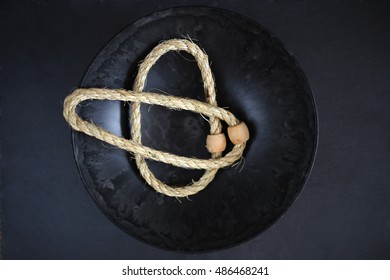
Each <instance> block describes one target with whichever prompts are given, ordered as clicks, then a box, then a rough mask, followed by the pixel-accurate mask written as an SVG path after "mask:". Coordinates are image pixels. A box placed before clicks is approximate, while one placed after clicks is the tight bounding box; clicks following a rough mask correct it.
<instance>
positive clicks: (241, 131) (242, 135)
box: [228, 122, 249, 145]
mask: <svg viewBox="0 0 390 280" xmlns="http://www.w3.org/2000/svg"><path fill="white" fill-rule="evenodd" d="M228 135H229V139H230V141H231V142H232V143H233V144H234V145H236V144H241V143H244V142H246V141H248V140H249V130H248V127H247V126H246V124H245V123H244V122H240V123H239V124H238V125H235V126H229V127H228Z"/></svg>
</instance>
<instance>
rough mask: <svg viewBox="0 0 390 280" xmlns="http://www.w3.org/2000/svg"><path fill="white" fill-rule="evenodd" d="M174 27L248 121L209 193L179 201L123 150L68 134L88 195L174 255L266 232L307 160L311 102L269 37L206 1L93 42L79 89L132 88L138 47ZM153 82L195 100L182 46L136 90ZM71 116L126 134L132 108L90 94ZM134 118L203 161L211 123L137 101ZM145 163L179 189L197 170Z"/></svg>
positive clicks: (176, 149) (164, 143)
mask: <svg viewBox="0 0 390 280" xmlns="http://www.w3.org/2000/svg"><path fill="white" fill-rule="evenodd" d="M183 34H184V35H186V36H189V37H190V38H192V39H193V40H195V41H196V42H197V44H199V46H200V47H201V48H203V49H204V50H206V52H207V54H208V56H209V57H210V59H211V61H212V70H213V73H214V76H215V79H216V82H217V91H218V92H219V94H218V95H217V100H218V103H219V106H221V107H228V108H229V110H231V111H232V112H233V113H234V114H235V115H236V116H237V117H238V118H239V119H241V120H244V121H245V122H246V123H247V124H248V127H249V129H250V132H251V140H250V142H249V144H248V146H247V149H246V152H245V154H244V156H245V161H244V162H243V163H242V165H241V166H240V165H239V166H237V167H236V168H226V169H223V170H220V172H219V174H218V175H217V176H216V178H215V179H214V181H213V182H212V183H211V184H210V185H209V186H208V188H207V189H206V190H204V191H202V192H200V193H198V194H197V195H194V196H191V197H190V198H189V199H180V200H179V199H175V198H171V197H166V196H164V195H160V194H157V193H156V192H155V191H154V190H153V189H151V188H150V187H146V186H145V181H144V180H143V179H142V178H139V177H140V176H139V172H138V170H137V168H136V166H135V163H134V161H133V160H130V157H129V155H128V153H127V152H125V151H122V150H120V149H116V148H115V147H112V146H110V145H107V144H102V142H101V141H98V140H96V139H94V138H92V137H89V136H87V135H85V134H83V133H76V134H75V141H74V143H75V144H74V146H75V155H76V160H77V163H78V166H79V169H80V172H81V174H82V176H83V179H84V181H85V183H86V186H87V188H88V190H89V191H90V193H91V194H92V197H94V199H95V200H96V202H97V204H98V205H99V207H100V208H101V209H102V210H103V212H104V213H105V214H106V215H107V216H108V217H109V218H111V219H112V220H113V221H115V223H117V224H118V225H120V226H121V227H122V228H123V229H125V231H126V232H128V233H130V234H132V235H134V236H136V237H137V238H139V239H141V240H143V241H145V242H147V243H150V244H153V245H155V246H159V247H162V248H166V249H170V250H174V251H189V252H194V251H212V250H216V249H221V248H225V247H231V246H233V245H236V244H237V243H239V242H242V241H245V240H247V239H248V238H250V237H253V236H254V235H256V234H258V233H259V232H261V231H263V230H264V229H265V228H267V227H269V226H270V225H271V223H273V222H274V221H275V220H276V219H277V218H278V217H279V216H280V215H281V214H282V213H283V212H284V211H285V210H286V209H287V207H289V206H290V204H291V203H292V202H293V200H294V199H295V197H296V196H297V195H298V193H299V191H300V190H301V188H302V185H303V183H304V180H305V178H306V177H307V174H308V171H309V169H310V166H311V163H312V160H313V156H314V151H315V147H316V132H317V130H316V128H317V126H316V116H315V108H314V103H313V100H312V96H311V92H310V89H309V86H308V85H307V83H306V81H305V78H304V76H303V73H302V71H301V70H300V69H299V67H298V66H297V65H296V63H295V62H294V60H293V59H292V58H291V57H290V56H289V54H288V53H287V52H286V51H285V50H284V49H283V47H282V46H281V45H280V43H279V42H277V41H276V39H275V38H273V36H272V35H271V34H269V33H268V32H266V31H265V30H264V29H263V28H261V27H260V26H258V25H256V24H254V23H252V22H250V21H248V20H246V19H244V18H242V17H240V16H239V15H236V14H233V13H231V12H227V11H223V10H217V9H210V8H178V9H169V10H165V11H163V12H158V13H156V14H153V15H151V16H148V17H145V18H143V19H141V20H139V21H137V22H136V23H134V24H133V25H131V26H130V27H129V28H127V29H126V30H124V31H123V32H121V33H120V34H119V35H118V36H116V37H115V39H113V41H111V42H110V44H109V45H108V46H107V47H105V48H104V49H103V50H102V52H101V53H100V54H99V55H98V56H97V58H96V59H95V61H94V62H93V64H92V66H91V68H90V70H89V72H88V73H87V75H86V78H85V80H84V82H83V84H82V86H83V87H109V88H126V87H128V86H129V85H132V84H133V77H134V75H135V71H136V67H137V64H138V61H140V60H141V59H143V58H144V57H145V53H148V52H149V51H150V50H151V49H152V48H153V47H154V46H156V44H158V42H161V41H162V40H163V39H167V38H180V37H182V36H183ZM230 36H232V37H234V38H235V40H234V41H233V40H231V39H230ZM153 89H158V90H159V91H161V92H166V93H170V94H173V95H179V96H180V95H181V96H185V97H191V98H195V99H200V100H204V97H203V95H204V93H203V84H202V79H201V76H200V72H199V69H198V68H197V65H196V63H195V61H194V59H193V58H191V57H190V56H188V55H187V56H186V57H184V55H183V54H182V53H168V54H166V55H165V56H163V57H162V58H161V59H160V60H159V61H158V62H157V63H156V65H154V67H153V68H152V69H151V71H150V73H149V75H148V79H147V86H146V89H145V90H148V91H153ZM80 114H81V115H82V117H83V118H84V119H85V120H91V121H93V122H94V123H95V124H97V125H100V126H102V127H104V128H106V129H107V130H109V131H112V132H113V133H115V134H119V135H121V136H122V137H125V138H128V137H129V130H130V128H129V123H128V116H129V108H128V106H125V105H124V104H122V103H120V102H102V101H98V102H90V101H88V102H86V104H85V105H84V106H83V108H81V109H80ZM142 125H143V129H142V134H143V136H144V137H143V142H144V144H145V145H147V146H150V147H153V148H156V149H159V150H163V151H168V152H172V153H175V154H179V155H186V156H190V157H191V156H194V157H198V158H207V157H209V155H208V153H207V150H206V148H205V144H204V141H205V139H206V136H207V134H208V127H207V126H208V125H207V122H206V121H205V120H204V119H202V116H200V115H196V114H194V113H191V112H185V111H171V110H167V109H165V108H161V107H150V106H144V107H143V108H142ZM150 166H151V168H152V170H153V171H154V173H155V174H156V176H157V177H158V178H160V179H161V180H163V181H164V182H166V183H167V184H169V185H186V184H189V183H190V182H191V180H192V179H197V178H199V177H200V175H201V174H202V171H196V172H194V171H186V170H183V169H181V168H175V167H169V166H167V165H165V164H161V163H154V162H151V163H150Z"/></svg>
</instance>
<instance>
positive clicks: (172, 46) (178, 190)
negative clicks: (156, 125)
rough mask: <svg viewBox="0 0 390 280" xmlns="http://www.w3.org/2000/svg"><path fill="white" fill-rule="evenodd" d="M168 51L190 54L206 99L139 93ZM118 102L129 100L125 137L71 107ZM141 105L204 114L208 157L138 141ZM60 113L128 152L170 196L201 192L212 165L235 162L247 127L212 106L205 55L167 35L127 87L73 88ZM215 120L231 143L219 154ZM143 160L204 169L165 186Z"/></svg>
mask: <svg viewBox="0 0 390 280" xmlns="http://www.w3.org/2000/svg"><path fill="white" fill-rule="evenodd" d="M169 51H186V52H188V53H189V54H191V55H192V56H193V57H194V58H195V60H196V62H197V64H198V67H199V69H200V72H201V76H202V79H203V85H204V92H205V99H206V102H201V101H199V100H194V99H189V98H181V97H175V96H169V95H161V94H156V93H151V92H143V90H144V88H145V85H146V80H147V75H148V73H149V71H150V69H151V68H152V66H153V65H154V64H155V63H156V62H157V60H158V59H159V58H160V57H161V56H163V55H164V54H166V53H167V52H169ZM93 99H95V100H120V101H125V102H131V103H132V105H131V116H130V121H131V124H132V125H131V139H125V138H123V137H119V136H117V135H114V134H112V133H111V132H109V131H107V130H105V129H104V128H102V127H99V126H96V125H95V124H93V123H91V122H89V121H86V120H83V119H82V118H81V117H80V116H79V115H78V114H77V106H78V105H79V104H80V103H81V102H83V101H85V100H93ZM141 103H145V104H150V105H159V106H164V107H167V108H170V109H181V110H187V111H192V112H195V113H200V114H203V115H205V116H207V117H209V123H210V134H209V136H208V138H207V141H206V143H207V148H208V150H209V151H210V152H211V158H210V159H196V158H189V157H183V156H177V155H173V154H170V153H167V152H163V151H159V150H155V149H153V148H150V147H146V146H144V145H142V142H141V138H142V137H141V110H140V106H141ZM63 114H64V117H65V119H66V121H67V122H68V123H69V124H70V126H71V127H72V128H73V129H74V130H76V131H81V132H83V133H85V134H87V135H89V136H92V137H95V138H97V139H99V140H102V141H104V142H107V143H109V144H111V145H114V146H117V147H119V148H121V149H124V150H126V151H128V152H130V153H132V154H134V157H135V162H136V165H137V167H138V169H139V171H140V174H141V176H142V177H143V178H144V179H145V181H146V182H147V183H148V184H149V185H150V186H151V187H153V188H154V189H155V190H156V191H157V192H159V193H163V194H165V195H167V196H172V197H187V196H190V195H193V194H196V193H198V192H199V191H201V190H203V189H204V188H205V187H207V185H208V184H209V183H210V182H211V181H212V180H213V179H214V177H215V175H216V173H217V172H218V169H220V168H223V167H227V166H230V165H232V164H233V163H235V162H236V161H237V160H239V159H240V158H241V157H242V154H243V152H244V149H245V146H246V141H247V140H248V139H249V131H248V128H247V127H246V125H245V124H244V123H243V122H240V121H239V120H238V119H237V118H236V117H235V116H234V115H233V114H232V113H231V112H229V111H227V110H225V109H223V108H220V107H218V105H217V101H216V91H215V82H214V78H213V74H212V72H211V69H210V65H209V60H208V57H207V55H206V54H205V53H204V52H203V51H202V50H201V49H200V48H199V47H198V46H197V45H196V44H195V43H193V42H192V41H189V40H186V39H171V40H168V41H164V42H162V43H160V44H159V45H157V46H156V47H155V48H154V49H153V50H152V51H151V52H150V53H149V54H148V55H147V56H146V58H145V59H144V60H143V61H142V63H141V64H140V65H139V70H138V74H137V76H136V77H135V81H134V86H133V90H124V89H102V88H79V89H76V90H75V91H73V92H72V93H71V94H70V95H69V96H67V97H66V99H65V101H64V112H63ZM221 120H223V121H225V122H226V123H227V124H228V125H229V128H228V135H229V139H230V140H231V141H232V142H233V143H234V147H233V149H232V150H231V151H230V152H229V153H227V154H226V155H225V156H222V151H223V150H224V147H225V146H226V140H225V136H224V134H223V133H222V124H221ZM146 159H150V160H154V161H160V162H163V163H166V164H171V165H174V166H177V167H181V168H186V169H204V170H205V173H204V174H203V175H202V177H201V178H200V179H199V180H198V181H193V182H191V183H190V184H189V185H187V186H169V185H167V184H165V183H164V182H162V181H160V180H159V179H158V178H156V177H155V176H154V174H153V172H152V171H151V170H150V169H149V166H148V164H147V161H146Z"/></svg>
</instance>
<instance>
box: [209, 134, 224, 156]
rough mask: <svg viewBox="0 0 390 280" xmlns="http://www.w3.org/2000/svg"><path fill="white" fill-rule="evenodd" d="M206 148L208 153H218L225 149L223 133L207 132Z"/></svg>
mask: <svg viewBox="0 0 390 280" xmlns="http://www.w3.org/2000/svg"><path fill="white" fill-rule="evenodd" d="M206 148H207V150H208V151H209V152H210V153H220V152H223V151H224V150H225V149H226V137H225V134H224V133H219V134H209V135H207V138H206Z"/></svg>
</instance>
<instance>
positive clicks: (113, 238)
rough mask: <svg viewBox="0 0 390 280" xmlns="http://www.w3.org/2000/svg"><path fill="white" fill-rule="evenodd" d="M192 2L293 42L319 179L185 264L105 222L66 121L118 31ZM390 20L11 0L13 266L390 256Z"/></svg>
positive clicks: (6, 83) (330, 12) (319, 4)
mask: <svg viewBox="0 0 390 280" xmlns="http://www.w3.org/2000/svg"><path fill="white" fill-rule="evenodd" d="M193 4H203V5H205V4H208V5H211V6H219V7H222V8H226V9H230V10H233V11H236V12H238V13H240V14H243V15H245V16H247V17H249V18H252V19H254V20H255V21H256V22H258V23H260V24H261V25H263V26H265V27H266V28H268V29H269V30H271V31H272V32H273V33H274V34H275V35H276V36H277V37H278V38H280V39H281V40H282V41H283V43H284V44H285V46H286V48H287V50H288V51H289V52H291V53H293V54H294V56H295V57H296V58H297V60H298V61H299V63H300V65H301V67H302V68H303V70H304V72H305V74H306V76H307V78H308V81H309V84H310V87H311V89H312V91H313V94H314V96H315V99H316V103H317V109H318V115H319V128H320V129H319V131H320V134H319V145H318V151H317V156H316V162H315V165H314V167H313V170H312V172H311V175H310V178H309V180H308V182H307V184H306V186H305V188H304V190H303V191H302V193H301V194H300V196H299V199H298V200H297V201H296V202H295V203H294V204H293V205H292V207H290V209H289V210H288V211H287V212H286V213H285V215H284V216H283V217H282V218H281V219H279V220H278V221H277V222H276V223H275V224H274V225H273V226H272V227H271V228H269V229H268V230H267V231H265V232H264V233H262V234H261V235H259V236H258V237H256V238H254V239H252V240H251V241H249V242H247V243H244V244H242V245H240V246H238V247H235V248H232V249H228V250H223V251H219V252H215V253H208V254H198V255H193V254H191V255H187V254H177V253H173V252H167V251H163V250H160V249H156V248H154V247H151V246H149V245H146V244H144V243H143V242H139V241H137V240H135V239H134V238H131V237H129V235H127V234H126V233H125V232H124V231H122V230H120V229H119V228H118V227H116V226H115V225H114V224H113V223H112V222H111V221H110V220H109V219H107V218H106V217H105V216H104V215H102V213H101V211H100V210H99V208H98V207H96V205H95V203H94V202H93V200H92V199H91V198H90V195H89V194H88V192H87V191H86V190H85V187H84V186H83V183H82V182H81V180H80V176H79V174H78V173H77V169H76V166H75V163H74V159H73V154H72V145H71V136H70V129H69V127H68V126H67V124H66V123H65V122H64V120H63V118H62V115H61V114H62V112H61V111H62V101H63V99H64V97H65V96H66V95H67V94H68V93H69V92H70V90H71V89H72V88H76V87H78V86H79V85H80V83H81V78H82V77H83V76H84V74H85V71H86V69H87V68H88V65H89V64H90V63H91V62H92V61H93V59H94V58H95V57H96V55H97V54H98V53H99V51H100V50H101V49H102V47H103V46H104V45H105V44H107V43H108V42H109V41H110V40H111V39H112V37H113V35H114V34H117V33H118V31H120V30H122V29H123V28H125V27H126V26H128V25H129V24H130V23H131V22H133V21H135V20H137V19H139V18H141V17H143V16H145V15H147V14H150V13H152V12H155V11H156V10H159V9H162V8H168V7H172V6H177V5H193ZM389 12H390V7H389V3H388V2H387V1H315V2H313V1H294V4H291V3H290V2H289V3H287V1H285V2H284V1H262V2H261V3H259V1H245V2H241V1H211V2H210V1H148V2H140V1H110V2H108V1H107V2H106V1H83V3H81V1H68V2H55V1H28V2H27V1H18V2H16V1H1V2H0V29H1V32H0V36H1V38H0V42H1V44H0V50H1V52H0V67H1V68H0V77H1V80H0V83H1V86H0V95H1V97H0V100H1V101H0V108H1V120H0V122H1V124H0V126H1V128H0V129H1V175H2V178H1V192H2V198H3V199H2V219H3V220H2V237H3V244H2V255H3V257H4V258H8V259H20V258H28V259H42V258H43V259H53V258H65V259H67V258H70V259H72V258H75V259H78V258H82V259H84V258H93V259H95V258H98V259H105V258H108V259H115V258H116V259H118V258H119V259H125V258H128V259H132V258H136V259H143V258H184V259H189V258H205V259H216V258H219V259H220V258H223V259H224V258H247V259H250V258H260V259H262V258H267V259H302V258H304V259H307V258H308V259H311V258H314V259H318V258H326V259H328V258H330V259H332V258H333V259H334V258H336V259H338V258H341V259H345V258H353V259H366V258H368V259H380V258H387V259H388V258H390V203H389V201H390V187H389V186H390V177H389V170H390V163H389V155H390V145H389V141H390V134H389V120H390V111H389V110H388V108H389V101H390V100H389V98H390V97H389V94H390V80H389V78H388V77H389V76H390V70H389V69H390V53H389V51H388V50H389V49H390V39H389V37H388V30H389V24H390V17H389V16H388V15H389ZM232 39H233V38H232ZM156 70H157V69H156ZM152 112H153V108H152Z"/></svg>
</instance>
